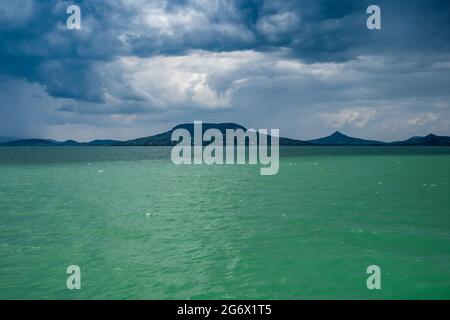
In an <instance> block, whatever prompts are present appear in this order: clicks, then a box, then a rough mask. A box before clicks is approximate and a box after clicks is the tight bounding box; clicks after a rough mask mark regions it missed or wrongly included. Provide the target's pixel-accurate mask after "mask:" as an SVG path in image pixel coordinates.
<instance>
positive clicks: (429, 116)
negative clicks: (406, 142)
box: [408, 112, 439, 126]
mask: <svg viewBox="0 0 450 320" xmlns="http://www.w3.org/2000/svg"><path fill="white" fill-rule="evenodd" d="M438 119H439V116H438V115H437V114H435V113H431V112H429V113H422V114H418V115H416V116H414V117H412V118H410V119H409V120H408V124H410V125H413V126H423V125H425V124H430V123H433V122H436V121H437V120H438Z"/></svg>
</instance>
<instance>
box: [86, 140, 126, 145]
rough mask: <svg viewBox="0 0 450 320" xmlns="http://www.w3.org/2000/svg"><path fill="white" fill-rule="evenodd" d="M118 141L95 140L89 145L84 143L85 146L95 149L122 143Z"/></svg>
mask: <svg viewBox="0 0 450 320" xmlns="http://www.w3.org/2000/svg"><path fill="white" fill-rule="evenodd" d="M120 142H121V141H118V140H94V141H91V142H88V143H84V145H88V146H93V147H108V146H113V145H115V144H118V143H120Z"/></svg>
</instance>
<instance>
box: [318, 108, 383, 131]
mask: <svg viewBox="0 0 450 320" xmlns="http://www.w3.org/2000/svg"><path fill="white" fill-rule="evenodd" d="M375 114H376V112H375V111H374V110H371V109H369V108H351V109H343V110H341V111H339V112H336V113H322V114H321V117H322V119H323V120H324V121H325V123H326V125H327V126H329V127H331V128H334V129H341V128H343V127H344V126H348V125H350V126H356V127H357V128H360V129H362V128H364V127H365V126H366V124H367V123H368V122H369V121H370V120H371V119H372V118H373V117H374V116H375Z"/></svg>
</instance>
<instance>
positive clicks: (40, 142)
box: [0, 139, 58, 147]
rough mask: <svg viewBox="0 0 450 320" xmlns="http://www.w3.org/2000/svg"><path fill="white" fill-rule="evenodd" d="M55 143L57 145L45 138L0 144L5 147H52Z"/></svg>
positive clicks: (55, 143)
mask: <svg viewBox="0 0 450 320" xmlns="http://www.w3.org/2000/svg"><path fill="white" fill-rule="evenodd" d="M56 145H58V143H57V142H54V141H50V140H45V139H25V140H17V141H9V142H6V143H1V144H0V146H5V147H52V146H56Z"/></svg>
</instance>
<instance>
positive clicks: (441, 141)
mask: <svg viewBox="0 0 450 320" xmlns="http://www.w3.org/2000/svg"><path fill="white" fill-rule="evenodd" d="M203 126H204V130H205V131H206V130H208V129H217V130H219V131H221V132H222V133H225V131H226V130H229V129H233V130H239V129H243V130H246V129H245V127H243V126H241V125H239V124H235V123H205V124H204V125H203ZM180 128H182V129H186V130H188V131H189V132H192V130H193V124H192V123H186V124H180V125H177V126H176V127H174V128H173V129H171V130H169V131H166V132H163V133H160V134H156V135H153V136H149V137H143V138H137V139H133V140H127V141H119V140H93V141H90V142H77V141H75V140H67V141H55V140H51V139H20V140H12V141H6V142H2V143H0V147H83V146H84V147H124V146H136V147H140V146H159V147H171V146H174V145H176V142H174V141H172V140H171V137H172V132H173V131H174V130H176V129H180ZM279 146H283V147H290V146H292V147H299V146H304V147H306V146H310V147H324V146H328V147H339V146H342V147H351V146H364V147H382V146H384V147H408V146H409V147H419V146H424V147H448V146H450V137H449V136H437V135H434V134H429V135H427V136H423V137H420V136H416V137H411V138H409V139H407V140H403V141H394V142H383V141H377V140H366V139H360V138H355V137H350V136H347V135H345V134H343V133H341V132H338V131H337V132H335V133H333V134H331V135H329V136H327V137H323V138H319V139H313V140H307V141H303V140H297V139H291V138H285V137H280V138H279Z"/></svg>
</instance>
